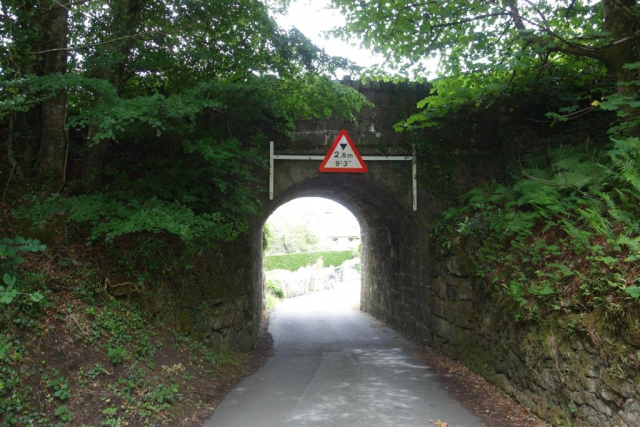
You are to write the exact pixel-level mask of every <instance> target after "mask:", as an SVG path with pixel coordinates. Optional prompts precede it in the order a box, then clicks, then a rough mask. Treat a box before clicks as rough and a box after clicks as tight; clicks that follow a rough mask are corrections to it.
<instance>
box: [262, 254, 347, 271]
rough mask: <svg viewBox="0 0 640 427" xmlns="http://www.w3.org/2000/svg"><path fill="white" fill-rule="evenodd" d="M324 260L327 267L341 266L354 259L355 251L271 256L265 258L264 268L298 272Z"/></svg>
mask: <svg viewBox="0 0 640 427" xmlns="http://www.w3.org/2000/svg"><path fill="white" fill-rule="evenodd" d="M320 258H322V260H323V264H324V265H325V266H329V265H333V266H339V265H342V263H343V262H345V261H347V260H349V259H351V258H353V251H351V250H347V251H325V252H301V253H297V254H284V255H271V256H267V257H265V258H264V268H265V270H267V271H270V270H289V271H296V270H298V269H299V268H301V267H306V266H308V265H313V264H315V262H316V261H317V260H318V259H320Z"/></svg>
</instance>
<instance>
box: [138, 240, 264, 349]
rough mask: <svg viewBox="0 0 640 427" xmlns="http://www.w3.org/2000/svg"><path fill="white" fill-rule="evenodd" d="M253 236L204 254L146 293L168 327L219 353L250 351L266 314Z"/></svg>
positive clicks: (148, 305) (151, 307) (153, 310)
mask: <svg viewBox="0 0 640 427" xmlns="http://www.w3.org/2000/svg"><path fill="white" fill-rule="evenodd" d="M250 251H251V248H250V239H249V238H248V236H247V237H246V238H244V239H240V240H238V241H236V242H233V243H229V244H225V245H224V247H222V248H217V249H210V250H206V251H203V252H202V253H201V254H199V255H198V256H197V257H195V258H194V259H192V260H191V265H181V266H176V267H175V268H174V269H173V270H172V271H171V272H169V273H167V274H166V275H165V276H164V277H160V278H155V282H154V285H153V288H152V289H148V290H147V292H144V293H143V294H142V298H143V305H144V306H145V307H146V308H147V309H148V310H150V311H151V313H153V314H154V315H155V316H157V317H158V318H160V319H162V320H163V322H164V323H165V324H167V325H170V326H171V327H173V328H176V329H177V330H178V331H180V332H183V333H187V334H190V335H192V336H193V337H194V338H196V339H199V340H202V341H203V342H205V343H207V344H208V345H211V346H212V347H215V348H222V349H227V350H242V351H247V350H250V349H251V347H252V346H253V343H254V342H255V340H256V338H257V333H258V328H259V324H260V319H261V312H262V298H261V289H255V288H254V286H255V283H254V282H253V274H255V272H254V271H252V265H251V264H250V263H248V262H247V261H248V258H247V254H248V253H250Z"/></svg>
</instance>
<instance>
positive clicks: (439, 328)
mask: <svg viewBox="0 0 640 427" xmlns="http://www.w3.org/2000/svg"><path fill="white" fill-rule="evenodd" d="M434 320H435V321H434V324H433V326H434V328H433V331H434V333H435V334H436V335H437V336H439V337H440V338H443V339H445V340H447V341H449V334H450V331H451V323H449V322H448V321H446V320H445V319H443V318H441V317H436V318H435V319H434Z"/></svg>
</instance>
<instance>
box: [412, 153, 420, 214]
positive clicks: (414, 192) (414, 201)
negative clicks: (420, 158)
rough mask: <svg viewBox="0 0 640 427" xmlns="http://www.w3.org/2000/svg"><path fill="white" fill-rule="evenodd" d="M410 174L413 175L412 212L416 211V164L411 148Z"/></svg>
mask: <svg viewBox="0 0 640 427" xmlns="http://www.w3.org/2000/svg"><path fill="white" fill-rule="evenodd" d="M411 174H412V175H413V176H412V178H413V210H414V211H417V210H418V178H417V177H416V175H417V174H418V162H417V160H416V148H415V147H413V159H411Z"/></svg>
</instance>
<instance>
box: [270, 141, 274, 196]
mask: <svg viewBox="0 0 640 427" xmlns="http://www.w3.org/2000/svg"><path fill="white" fill-rule="evenodd" d="M273 146H274V142H273V141H271V142H269V200H273V175H274V174H275V172H276V171H275V170H274V169H273V157H274V156H273V150H274V149H273Z"/></svg>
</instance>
